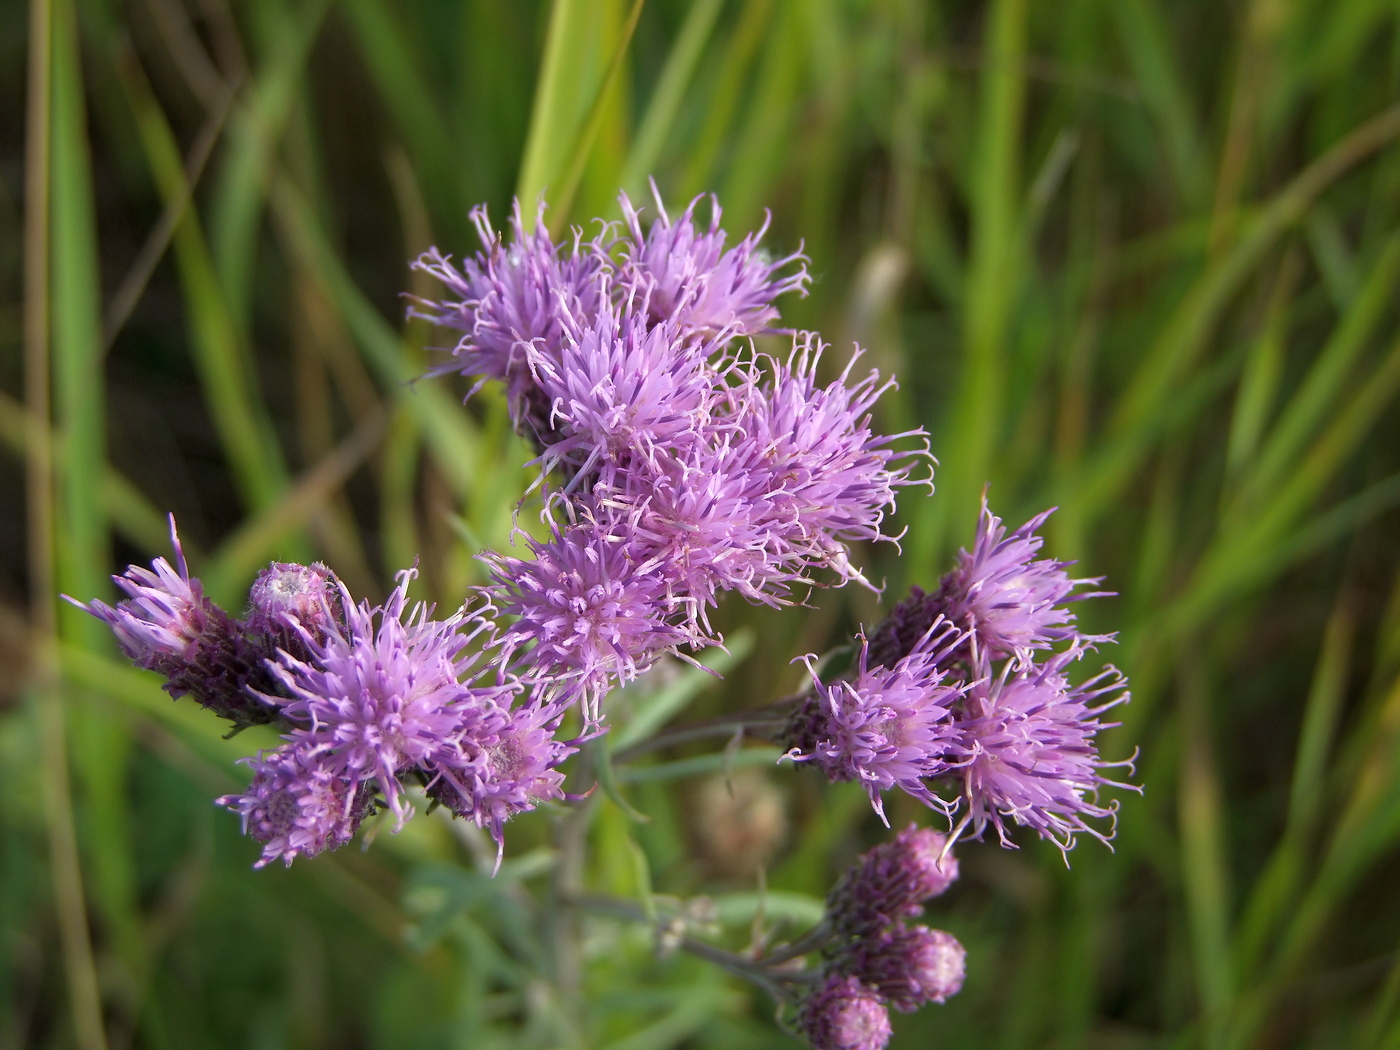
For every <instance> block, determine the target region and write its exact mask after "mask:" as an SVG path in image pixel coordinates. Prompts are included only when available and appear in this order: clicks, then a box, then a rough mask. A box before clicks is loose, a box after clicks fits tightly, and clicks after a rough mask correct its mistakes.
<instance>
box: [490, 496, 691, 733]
mask: <svg viewBox="0 0 1400 1050" xmlns="http://www.w3.org/2000/svg"><path fill="white" fill-rule="evenodd" d="M530 548H531V551H532V553H533V554H534V558H533V560H522V559H520V558H509V557H505V556H504V555H500V554H484V555H482V560H483V561H485V562H486V564H487V565H488V566H490V568H491V578H492V581H493V584H492V588H491V595H492V601H493V603H494V604H495V605H496V606H497V607H498V608H499V609H500V610H501V612H503V613H505V614H507V615H512V616H516V617H518V619H517V620H516V621H515V623H513V624H511V626H510V627H508V628H506V630H505V631H504V632H503V633H502V635H501V642H500V644H501V650H502V652H503V654H504V656H505V658H506V660H507V661H510V660H511V659H512V658H513V657H514V656H515V654H516V653H517V652H519V653H520V654H521V658H522V661H523V666H524V671H523V673H524V675H525V677H526V678H527V679H529V680H530V681H532V682H545V681H553V682H555V683H557V684H559V685H562V686H566V687H567V688H568V689H570V690H571V691H572V692H573V694H574V695H575V696H577V697H578V698H579V699H581V701H582V702H583V711H584V717H585V719H586V721H587V722H588V723H589V724H590V725H593V724H596V723H597V721H598V720H599V718H600V713H599V711H598V709H597V701H598V698H599V697H600V695H601V694H602V693H603V692H606V690H607V688H608V687H609V686H610V685H611V684H612V683H614V682H627V681H630V680H632V679H633V678H636V677H637V675H639V674H640V673H641V672H642V671H644V670H646V668H647V667H649V666H651V664H652V662H653V661H655V659H656V658H657V657H659V656H660V655H661V654H663V653H666V652H676V651H678V649H679V648H680V647H681V646H687V647H691V648H700V647H702V646H703V645H705V644H706V643H707V642H708V641H709V639H706V638H702V637H700V636H699V635H698V634H697V633H695V632H694V631H693V630H690V629H689V628H688V627H687V625H686V621H685V618H684V615H683V606H684V604H685V603H684V601H683V599H677V598H676V597H674V596H673V595H672V594H671V593H669V590H670V587H669V583H668V581H667V580H666V578H665V576H664V574H662V573H660V572H658V571H656V570H657V566H656V564H655V563H654V562H648V561H639V560H638V558H637V556H636V552H635V550H634V549H633V544H632V542H631V541H630V538H629V537H627V536H626V535H617V536H614V535H609V534H608V533H607V532H606V531H604V530H603V528H602V527H601V526H600V525H598V524H597V523H596V522H583V523H581V524H578V525H574V526H572V527H569V528H565V529H559V528H556V529H555V530H554V533H553V535H552V537H551V538H550V540H549V541H548V542H547V543H539V542H537V541H535V540H533V539H531V540H530ZM678 609H680V610H682V611H681V612H678V611H677V610H678Z"/></svg>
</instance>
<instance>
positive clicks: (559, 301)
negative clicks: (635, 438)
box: [409, 201, 607, 444]
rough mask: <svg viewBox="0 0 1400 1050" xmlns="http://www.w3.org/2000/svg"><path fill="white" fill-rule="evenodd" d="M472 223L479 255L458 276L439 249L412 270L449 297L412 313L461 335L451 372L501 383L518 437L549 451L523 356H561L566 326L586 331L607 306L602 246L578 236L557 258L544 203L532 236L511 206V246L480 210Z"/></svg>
mask: <svg viewBox="0 0 1400 1050" xmlns="http://www.w3.org/2000/svg"><path fill="white" fill-rule="evenodd" d="M471 217H472V222H473V223H475V224H476V229H477V234H478V235H479V236H480V238H481V243H482V247H483V251H481V252H479V253H477V255H476V257H475V258H473V259H467V260H464V261H463V263H462V268H461V269H460V270H458V269H457V268H456V267H455V266H453V265H452V263H451V261H450V259H449V258H448V257H447V256H444V255H443V254H441V253H440V252H439V251H438V250H437V249H436V248H434V249H432V250H430V251H428V252H427V253H425V254H424V255H422V256H421V257H419V259H418V260H417V261H416V262H415V263H414V264H413V268H414V269H416V270H422V271H423V272H425V273H428V274H431V275H432V276H433V277H436V278H437V279H438V280H439V281H441V282H442V283H443V285H445V286H446V290H447V296H448V297H447V298H444V299H442V300H440V301H432V300H417V303H416V305H415V306H414V307H412V308H411V309H410V311H409V313H410V315H411V316H414V317H421V318H424V319H425V320H428V321H431V322H433V323H434V324H440V325H443V326H445V327H448V328H455V329H457V330H458V331H461V332H463V333H465V334H464V335H463V336H462V338H461V340H460V342H458V344H457V346H456V348H455V349H454V350H453V354H454V355H455V356H456V358H457V362H456V364H455V365H453V366H451V368H450V369H448V370H452V371H461V372H462V373H463V374H465V375H472V376H480V377H481V378H482V380H483V381H484V380H487V379H498V380H501V381H502V382H504V383H505V385H506V397H507V401H508V404H509V405H510V410H511V418H512V419H513V420H514V422H515V425H516V428H517V430H518V431H519V432H520V433H521V434H522V435H524V436H525V437H528V438H532V439H535V440H536V441H537V442H542V443H544V444H547V440H546V439H547V437H548V433H549V431H548V414H549V402H548V400H547V399H545V398H544V397H543V396H542V395H541V393H540V391H539V388H538V386H537V385H536V383H535V380H534V377H533V375H532V374H531V370H530V366H529V364H528V363H527V357H528V353H527V350H529V348H531V347H533V348H534V352H536V353H558V352H559V350H560V349H561V348H562V346H563V338H564V326H565V325H566V324H567V323H568V322H569V321H570V320H578V321H581V322H582V323H584V324H589V323H591V320H592V318H593V317H594V316H595V315H596V314H597V313H598V311H599V310H600V309H601V308H602V307H603V305H604V303H605V301H606V299H607V289H606V276H607V261H606V251H605V249H604V247H603V245H602V244H601V243H600V241H594V242H584V241H583V235H582V232H581V231H575V234H574V243H573V246H572V248H571V250H570V251H569V252H568V254H567V255H563V254H561V249H562V247H563V246H562V245H556V244H555V243H554V242H553V241H552V240H551V239H550V236H549V231H548V230H547V229H546V228H545V224H544V222H543V218H544V202H543V201H540V203H539V207H538V210H537V212H536V218H535V226H534V230H533V232H529V233H527V232H526V230H525V223H524V221H523V219H522V217H521V213H520V202H519V201H517V202H515V205H514V208H513V210H512V213H511V221H510V241H509V243H507V242H506V241H505V239H504V238H502V237H501V235H500V234H499V233H497V232H496V230H495V229H494V228H493V227H492V225H491V220H490V219H489V218H488V216H487V214H486V208H485V207H484V206H482V207H478V208H474V209H472V213H471Z"/></svg>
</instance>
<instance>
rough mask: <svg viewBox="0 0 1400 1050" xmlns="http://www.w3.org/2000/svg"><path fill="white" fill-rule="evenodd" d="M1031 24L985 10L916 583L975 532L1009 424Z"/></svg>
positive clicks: (1008, 8) (914, 542)
mask: <svg viewBox="0 0 1400 1050" xmlns="http://www.w3.org/2000/svg"><path fill="white" fill-rule="evenodd" d="M1028 18H1029V15H1028V11H1027V7H1026V4H1025V3H1024V0H998V2H997V3H996V4H995V5H993V7H992V9H991V11H990V12H989V23H988V32H987V39H986V42H985V49H986V54H987V63H986V65H985V66H984V68H983V71H982V79H981V83H980V88H981V109H980V111H979V113H978V123H977V136H978V138H977V143H976V146H975V151H976V152H975V159H974V161H973V169H972V171H973V176H972V186H971V187H970V192H971V199H970V206H971V223H972V231H971V246H970V250H969V257H970V259H969V268H968V276H967V298H966V305H965V309H964V313H963V322H962V323H963V331H962V355H961V360H960V365H959V376H958V381H957V389H956V392H955V396H954V398H953V405H952V410H951V413H950V417H949V421H948V425H947V426H946V427H941V428H939V431H938V434H937V439H938V446H939V451H938V456H939V461H940V463H941V464H942V468H941V470H940V472H939V493H940V498H939V499H937V500H934V501H930V502H929V503H927V504H926V507H927V510H926V512H925V514H923V515H922V516H921V517H920V518H919V519H917V521H916V524H915V531H914V534H913V535H912V536H911V537H910V545H909V555H908V556H909V557H910V559H911V560H912V562H913V566H912V568H913V571H914V572H915V573H916V578H924V577H928V578H932V570H933V563H934V560H935V559H937V558H940V557H941V556H942V555H943V554H944V553H945V548H946V547H947V546H948V541H949V539H950V538H956V539H962V538H964V537H967V536H969V535H970V534H971V530H972V527H973V525H974V513H975V510H976V506H977V498H978V493H980V492H981V491H982V488H983V486H984V485H986V484H987V483H988V482H989V481H991V480H993V476H994V470H993V467H994V464H995V457H996V451H997V446H998V443H999V442H1000V440H1001V437H1002V434H1003V427H1004V425H1005V419H1004V411H1005V407H1006V406H1005V396H1006V392H1005V387H1006V341H1007V337H1008V332H1009V331H1010V321H1011V311H1012V308H1013V305H1014V304H1015V302H1016V300H1017V297H1018V289H1019V287H1020V281H1021V277H1022V268H1023V265H1024V263H1023V260H1022V258H1021V253H1020V252H1019V250H1018V248H1019V246H1020V245H1021V244H1022V243H1023V239H1022V237H1021V235H1020V233H1019V222H1020V202H1021V196H1022V190H1021V186H1020V167H1021V157H1020V140H1021V130H1022V122H1023V119H1024V112H1023V110H1024V103H1025V70H1024V66H1023V64H1024V59H1025V52H1026V34H1027V29H1028V27H1027V22H1028Z"/></svg>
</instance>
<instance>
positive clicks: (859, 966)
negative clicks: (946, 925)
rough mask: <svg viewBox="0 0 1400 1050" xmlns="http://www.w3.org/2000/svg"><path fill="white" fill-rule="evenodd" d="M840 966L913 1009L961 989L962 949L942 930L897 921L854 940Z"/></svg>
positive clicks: (903, 1008)
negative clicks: (889, 926) (898, 924)
mask: <svg viewBox="0 0 1400 1050" xmlns="http://www.w3.org/2000/svg"><path fill="white" fill-rule="evenodd" d="M841 964H842V968H843V972H848V973H850V974H851V975H853V976H855V977H856V978H858V979H859V980H860V982H861V983H862V984H864V985H865V986H866V987H868V988H871V989H873V990H874V991H875V992H877V993H879V995H880V996H881V997H883V998H884V999H885V1000H886V1001H887V1002H888V1003H889V1004H890V1005H891V1006H893V1007H894V1008H895V1009H896V1010H899V1011H900V1012H901V1013H912V1012H913V1011H915V1010H917V1009H918V1008H919V1007H921V1006H923V1005H924V1004H925V1003H941V1002H944V1001H946V1000H947V999H948V997H949V996H953V995H956V994H957V993H958V992H959V991H961V990H962V985H963V978H964V976H965V975H966V973H967V950H966V949H965V948H963V946H962V945H961V944H959V943H958V939H957V938H956V937H954V936H953V935H952V934H951V933H945V932H944V931H943V930H931V929H929V928H928V927H927V926H903V925H900V926H896V927H894V928H892V929H889V930H886V931H884V932H883V933H881V934H879V935H878V936H876V937H871V938H867V939H865V940H861V941H858V942H856V943H855V944H854V945H853V946H852V950H851V952H850V954H849V955H848V956H846V957H844V958H843V959H842V960H841Z"/></svg>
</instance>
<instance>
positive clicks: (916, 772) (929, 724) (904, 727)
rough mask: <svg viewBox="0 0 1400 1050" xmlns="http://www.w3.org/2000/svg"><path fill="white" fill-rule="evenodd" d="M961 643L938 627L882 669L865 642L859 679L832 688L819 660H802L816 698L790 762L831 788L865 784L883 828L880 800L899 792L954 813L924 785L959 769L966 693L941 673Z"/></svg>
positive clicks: (800, 725)
mask: <svg viewBox="0 0 1400 1050" xmlns="http://www.w3.org/2000/svg"><path fill="white" fill-rule="evenodd" d="M960 637H961V635H960V632H958V631H957V630H956V629H955V628H954V627H953V626H952V625H951V624H946V623H943V622H941V621H940V622H938V623H936V624H935V625H934V626H933V627H931V628H930V629H929V630H928V631H927V632H925V634H924V637H923V638H921V639H920V640H919V641H918V642H917V643H916V644H915V645H914V648H913V649H912V650H911V651H910V652H909V653H908V654H907V655H905V656H904V657H903V658H901V659H900V660H899V661H897V662H896V663H895V664H894V666H893V667H880V666H871V665H870V662H869V644H868V643H867V641H866V639H865V638H864V637H863V636H862V637H861V638H860V656H859V659H858V663H857V673H856V675H855V677H854V679H852V680H850V681H847V680H845V679H837V680H836V681H834V682H831V683H829V684H828V683H825V682H823V681H822V680H821V678H819V677H818V675H817V671H816V668H815V666H814V663H813V659H814V658H813V657H812V656H810V655H809V656H806V657H804V658H803V659H804V660H805V662H806V664H807V670H808V673H809V674H810V675H811V676H812V685H813V690H814V692H813V694H812V695H811V696H810V697H808V698H807V700H806V701H805V702H804V703H803V704H802V706H801V707H800V708H799V709H798V711H797V712H796V714H795V715H794V717H793V720H792V724H791V725H790V726H789V729H788V742H789V743H790V745H791V748H790V750H789V751H788V755H787V757H789V758H793V759H796V760H798V761H810V762H812V763H814V764H815V765H817V766H818V767H820V768H821V769H822V770H823V771H825V773H826V775H827V776H828V777H829V778H830V779H831V780H835V781H842V780H855V781H859V782H860V783H861V784H863V785H864V786H865V789H866V791H867V792H868V793H869V795H870V803H871V805H872V806H874V807H875V812H876V813H878V814H879V815H880V819H881V820H885V807H884V802H883V801H882V800H881V797H880V793H881V792H882V791H887V790H889V789H890V788H894V787H898V788H900V789H902V790H903V791H905V792H906V793H908V794H910V795H912V796H914V797H915V798H917V799H919V800H920V801H921V802H923V803H925V804H926V805H929V806H933V807H935V808H937V809H941V810H943V811H944V812H949V811H950V807H949V804H948V803H947V802H945V801H944V800H943V799H942V798H940V797H939V796H938V795H937V794H935V793H934V792H933V791H932V790H931V789H930V787H929V786H928V784H927V783H926V781H927V780H929V779H931V778H935V777H940V776H943V775H945V774H947V773H949V772H950V771H951V770H953V769H955V768H956V767H957V766H958V765H959V763H960V747H959V745H960V743H961V741H960V733H959V729H958V726H957V724H956V722H955V721H954V719H953V707H954V705H955V704H956V703H957V702H958V701H959V700H960V698H961V697H962V695H963V693H964V692H965V691H966V690H967V686H966V685H965V684H963V683H962V682H958V681H955V680H954V681H947V679H948V677H949V676H948V671H947V670H946V669H944V668H942V667H941V666H940V661H941V660H942V659H943V658H944V657H946V655H947V653H948V652H949V650H950V649H951V648H952V647H953V646H956V645H957V644H958V642H959V640H960ZM885 822H886V824H888V823H889V822H888V821H887V820H886V821H885Z"/></svg>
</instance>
